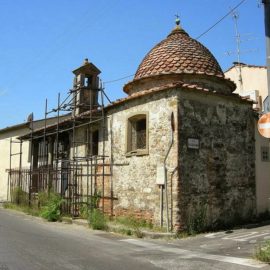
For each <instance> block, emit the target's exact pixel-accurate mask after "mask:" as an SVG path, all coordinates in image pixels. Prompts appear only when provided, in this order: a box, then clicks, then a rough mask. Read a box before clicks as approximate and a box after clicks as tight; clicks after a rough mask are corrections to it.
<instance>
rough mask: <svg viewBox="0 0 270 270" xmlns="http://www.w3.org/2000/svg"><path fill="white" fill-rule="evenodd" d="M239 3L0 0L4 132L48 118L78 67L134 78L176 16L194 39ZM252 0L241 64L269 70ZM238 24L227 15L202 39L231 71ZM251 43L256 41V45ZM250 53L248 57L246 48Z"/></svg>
mask: <svg viewBox="0 0 270 270" xmlns="http://www.w3.org/2000/svg"><path fill="white" fill-rule="evenodd" d="M239 2H240V0H181V1H180V0H168V1H164V0H145V1H141V0H136V1H135V0H129V1H126V0H125V1H124V0H110V1H108V0H107V1H105V0H99V1H91V0H76V1H74V0H57V1H53V0H47V1H42V0H0V114H1V116H2V117H1V118H0V128H4V127H6V126H11V125H13V124H17V123H21V122H24V121H25V120H26V118H27V115H28V114H30V113H31V112H34V117H35V119H39V118H42V117H44V104H45V98H48V104H49V108H53V107H55V106H56V103H57V94H58V92H60V93H61V97H62V99H63V98H64V97H65V96H66V95H67V92H68V90H69V89H70V88H71V87H72V81H73V74H72V70H74V69H75V68H77V67H79V66H80V65H81V64H82V62H83V59H84V58H89V60H90V61H91V62H93V63H94V64H95V65H96V66H97V67H98V68H99V69H100V70H101V71H102V74H101V79H102V80H103V81H104V82H106V81H111V80H114V79H118V78H122V77H125V76H128V75H132V74H134V73H135V72H136V69H137V67H138V65H139V64H140V62H141V60H142V59H143V57H144V56H145V54H146V53H147V52H148V51H149V50H150V49H151V48H152V47H153V46H154V45H155V44H156V43H158V42H159V41H161V40H162V39H164V38H165V37H166V36H167V35H168V34H169V33H170V31H171V30H172V29H173V28H174V20H175V17H174V15H175V14H177V13H178V14H179V15H180V19H181V24H182V27H183V28H184V29H185V30H186V31H187V32H188V33H189V35H190V36H191V37H193V38H196V37H198V36H199V35H200V34H201V33H202V32H204V31H205V30H206V29H208V28H209V27H210V26H211V25H213V24H214V23H215V22H217V21H218V20H219V19H220V18H221V17H222V16H223V15H224V14H226V13H227V12H228V11H229V8H230V7H234V6H236V5H237V4H238V3H239ZM258 3H259V1H257V0H246V1H245V2H244V3H243V4H242V5H241V6H240V7H239V8H238V9H237V12H238V14H239V20H238V24H239V31H240V34H241V35H242V37H243V42H242V43H241V49H242V51H243V54H242V55H241V61H242V62H244V63H248V64H256V65H265V62H266V61H265V54H266V53H265V37H264V17H263V7H260V8H259V7H258ZM234 37H235V32H234V23H233V19H232V17H231V16H229V17H227V18H226V19H225V20H223V21H222V22H221V23H220V24H218V25H217V26H216V27H215V28H213V29H212V30H211V31H210V32H209V33H207V34H206V35H204V36H203V37H202V38H200V39H199V41H200V42H201V43H203V44H204V45H205V46H206V47H207V48H208V49H210V51H211V52H212V53H213V54H214V56H215V57H216V58H217V60H218V62H219V63H220V65H221V67H222V68H223V70H226V69H227V68H228V67H230V65H231V64H232V62H233V61H236V55H230V56H228V55H226V52H227V51H235V49H236V42H235V38H234ZM249 39H250V40H249ZM246 50H247V51H249V52H245V51H246ZM131 79H132V77H129V78H127V79H124V80H121V81H118V82H114V83H106V84H105V87H106V89H105V91H106V93H107V95H108V96H109V97H110V98H111V99H112V100H115V99H117V98H121V97H123V96H124V93H123V91H122V88H123V85H124V84H125V83H127V82H128V81H129V80H131Z"/></svg>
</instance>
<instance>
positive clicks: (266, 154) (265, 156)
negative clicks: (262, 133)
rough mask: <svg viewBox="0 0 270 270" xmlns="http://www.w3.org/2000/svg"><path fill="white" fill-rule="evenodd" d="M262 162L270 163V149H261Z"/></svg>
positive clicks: (264, 147)
mask: <svg viewBox="0 0 270 270" xmlns="http://www.w3.org/2000/svg"><path fill="white" fill-rule="evenodd" d="M261 160H262V161H265V162H269V161H270V160H269V147H268V146H262V147H261Z"/></svg>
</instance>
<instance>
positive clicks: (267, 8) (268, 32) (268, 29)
mask: <svg viewBox="0 0 270 270" xmlns="http://www.w3.org/2000/svg"><path fill="white" fill-rule="evenodd" d="M262 3H263V4H264V24H265V39H266V65H267V82H268V83H267V84H268V104H267V106H268V108H267V109H268V110H267V112H270V104H269V103H270V0H262Z"/></svg>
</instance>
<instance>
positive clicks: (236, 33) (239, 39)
mask: <svg viewBox="0 0 270 270" xmlns="http://www.w3.org/2000/svg"><path fill="white" fill-rule="evenodd" d="M232 17H233V20H234V29H235V39H236V55H237V63H238V73H239V78H238V81H239V85H240V93H242V92H243V78H242V68H241V62H240V43H241V36H240V33H239V28H238V19H239V14H238V13H237V12H236V11H232Z"/></svg>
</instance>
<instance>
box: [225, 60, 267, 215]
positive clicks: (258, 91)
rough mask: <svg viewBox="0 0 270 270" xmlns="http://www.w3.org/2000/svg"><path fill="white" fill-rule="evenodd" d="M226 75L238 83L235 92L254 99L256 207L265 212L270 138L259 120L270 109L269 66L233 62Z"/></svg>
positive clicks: (258, 211) (259, 211)
mask: <svg viewBox="0 0 270 270" xmlns="http://www.w3.org/2000/svg"><path fill="white" fill-rule="evenodd" d="M224 74H225V77H227V78H229V79H231V80H232V81H234V82H235V84H236V90H235V91H234V93H238V94H239V95H241V96H245V97H249V98H250V99H252V100H253V101H254V104H253V109H254V110H255V111H256V112H257V117H255V120H254V121H255V152H256V154H255V156H256V158H255V171H256V173H255V174H256V206H257V207H256V208H257V214H261V213H265V212H266V211H269V209H270V201H269V198H270V181H269V175H270V149H269V140H268V139H267V138H264V137H262V136H261V135H260V134H259V132H258V129H257V122H258V119H259V117H260V116H261V114H262V113H263V112H267V111H269V108H266V104H267V98H268V97H267V96H268V88H267V68H266V66H257V65H251V64H244V63H237V62H235V63H233V66H231V67H230V68H229V69H228V70H227V71H225V72H224Z"/></svg>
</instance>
